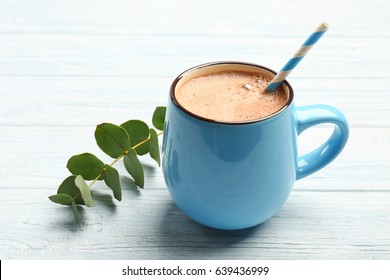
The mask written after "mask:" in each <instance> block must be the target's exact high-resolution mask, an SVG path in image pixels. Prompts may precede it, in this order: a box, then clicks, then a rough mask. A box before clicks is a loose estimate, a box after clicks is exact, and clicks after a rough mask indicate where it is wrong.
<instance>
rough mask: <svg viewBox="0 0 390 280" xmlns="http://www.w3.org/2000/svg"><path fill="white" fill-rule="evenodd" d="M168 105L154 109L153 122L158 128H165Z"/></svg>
mask: <svg viewBox="0 0 390 280" xmlns="http://www.w3.org/2000/svg"><path fill="white" fill-rule="evenodd" d="M166 110H167V108H166V107H157V108H156V109H155V110H154V113H153V118H152V123H153V125H154V127H155V128H157V129H158V130H164V122H165V113H166Z"/></svg>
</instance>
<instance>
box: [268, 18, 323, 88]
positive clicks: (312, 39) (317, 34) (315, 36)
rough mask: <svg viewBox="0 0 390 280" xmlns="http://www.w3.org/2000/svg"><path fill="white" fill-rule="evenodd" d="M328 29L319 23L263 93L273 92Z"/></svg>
mask: <svg viewBox="0 0 390 280" xmlns="http://www.w3.org/2000/svg"><path fill="white" fill-rule="evenodd" d="M328 27H329V25H328V24H327V23H326V22H323V23H321V24H320V26H318V27H317V29H316V30H315V31H314V32H313V33H312V34H311V35H310V36H309V38H307V39H306V41H305V42H304V43H303V45H302V46H301V47H300V48H299V50H298V51H297V52H296V53H295V54H294V55H293V57H292V58H291V59H290V60H289V61H288V62H287V63H286V65H284V67H283V68H282V70H280V72H279V73H278V74H277V75H276V76H275V77H274V78H273V79H272V81H271V82H270V83H269V84H268V86H267V88H266V90H265V91H267V92H269V91H274V90H276V89H277V88H278V87H279V86H280V85H281V84H282V83H283V81H284V80H285V79H286V77H287V76H288V75H289V74H290V72H291V71H292V70H293V69H294V68H295V66H297V64H298V63H299V62H300V61H301V60H302V58H303V57H304V56H305V55H306V54H307V52H308V51H309V50H310V49H311V48H312V47H313V46H314V44H315V43H317V41H318V40H319V39H320V38H321V37H322V35H324V33H325V32H326V30H328Z"/></svg>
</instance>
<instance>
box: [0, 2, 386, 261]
mask: <svg viewBox="0 0 390 280" xmlns="http://www.w3.org/2000/svg"><path fill="white" fill-rule="evenodd" d="M389 7H390V6H389V5H388V4H387V1H386V0H356V1H339V0H329V1H318V3H314V2H313V1H309V0H297V1H281V0H276V1H246V2H245V1H226V0H223V1H222V0H220V1H210V2H206V1H201V0H198V1H195V0H191V1H178V0H177V1H128V0H115V1H114V0H110V1H108V0H99V1H97V0H90V1H79V0H77V1H76V0H68V1H63V2H61V3H59V2H58V1H51V0H35V1H28V0H24V1H22V0H20V1H5V0H3V1H0V131H1V137H0V158H1V161H2V163H1V168H0V221H1V224H0V258H1V259H389V258H390V183H389V181H390V172H389V171H390V161H389V159H390V158H389V157H390V147H389V143H390V123H389V121H390V109H389V108H390V94H389V90H390V81H389V78H390V71H389V70H390V67H389V65H390V55H389V48H390V39H389V38H390V37H389V31H388V30H389V29H388V28H389V26H390V19H389V17H388V15H389V14H390V8H389ZM323 20H326V21H328V22H329V24H330V30H329V31H328V32H327V34H326V35H325V36H324V38H323V39H321V41H320V42H319V43H318V45H317V46H316V47H315V48H313V50H312V51H311V52H310V53H309V54H308V56H307V57H306V58H305V59H304V60H303V62H302V63H301V64H300V65H299V67H298V68H297V69H296V70H295V71H294V73H293V74H291V76H290V77H289V82H290V83H291V84H292V85H293V87H294V89H295V92H296V101H295V104H296V105H298V106H299V105H307V104H314V103H326V104H330V105H333V106H335V107H338V108H339V109H340V110H342V111H343V112H344V113H345V115H346V116H347V118H348V120H349V122H350V126H351V135H350V139H349V142H348V144H347V147H346V148H345V150H344V151H343V152H342V154H341V155H340V156H339V157H338V158H337V159H336V160H335V161H334V162H333V163H332V164H331V165H329V166H327V167H326V168H325V169H323V170H321V171H319V172H317V173H315V174H313V175H312V176H310V177H308V178H306V179H304V180H301V181H297V182H296V185H295V188H294V190H293V192H292V194H291V196H290V198H289V200H288V202H287V203H286V204H285V206H284V207H283V208H282V209H281V210H280V211H279V212H278V213H277V214H276V216H274V217H273V218H272V219H271V220H269V221H268V222H266V223H264V224H262V225H260V226H257V227H254V228H251V229H247V230H240V231H218V230H213V229H209V228H205V227H203V226H200V225H198V224H196V223H194V222H192V221H191V220H190V219H188V218H187V217H186V216H184V215H183V214H182V213H181V212H180V211H179V210H178V209H177V208H176V206H175V205H174V204H173V202H172V200H171V199H170V197H169V194H168V191H167V189H166V186H165V183H164V180H163V177H162V172H161V169H160V168H158V167H157V166H156V164H155V163H154V162H153V161H152V160H150V159H148V158H143V159H142V161H143V163H144V164H145V166H146V169H145V170H146V171H145V172H146V184H145V189H142V190H140V189H138V188H137V187H136V186H135V185H134V183H133V181H132V180H131V179H130V178H129V176H127V175H126V172H125V169H124V167H123V166H122V165H121V164H118V165H117V168H118V169H119V171H120V174H121V183H122V185H123V200H122V202H120V203H117V202H116V201H115V200H113V198H112V195H111V193H110V192H109V191H108V190H106V188H105V187H104V186H103V184H97V185H96V186H94V193H95V200H96V202H97V206H96V207H94V208H91V209H86V208H82V209H81V210H80V211H81V216H82V217H81V218H82V221H81V223H80V224H79V225H76V224H75V222H74V217H73V214H72V212H71V210H70V208H68V207H63V206H60V205H57V204H53V203H52V202H50V201H49V199H48V196H50V195H52V194H54V193H55V192H56V190H57V187H58V186H59V184H60V183H61V182H62V180H63V179H64V178H65V177H66V176H68V171H67V169H66V168H65V164H66V162H67V160H68V158H69V157H71V156H72V155H74V154H78V153H82V152H87V151H88V152H91V153H95V154H97V155H99V156H101V158H103V159H105V160H107V162H110V159H109V158H108V157H107V156H105V155H104V154H103V153H102V152H101V151H100V150H99V149H98V147H97V146H96V144H95V140H94V137H93V133H94V130H95V126H96V125H97V124H99V123H102V122H112V123H117V124H120V123H122V122H124V121H126V120H129V119H142V120H145V121H147V122H148V123H149V124H150V123H151V115H152V112H153V110H154V108H155V107H156V106H158V105H165V104H166V101H167V98H168V89H169V86H170V83H171V82H172V80H173V79H174V78H175V77H176V76H177V75H178V74H179V73H181V72H182V71H184V70H185V69H187V68H189V67H191V66H194V65H197V64H201V63H204V62H210V61H216V60H240V61H249V62H255V63H259V64H262V65H266V66H269V67H270V68H273V69H275V70H279V69H280V67H281V66H282V65H283V64H284V63H285V62H286V61H287V60H288V58H289V57H290V56H291V55H292V53H293V52H294V51H295V50H296V49H297V48H298V46H299V45H300V44H301V43H302V42H303V40H304V39H305V38H306V36H307V35H308V34H309V33H310V32H311V31H312V30H313V29H314V28H315V27H316V26H317V25H318V24H319V23H320V22H321V21H323ZM331 129H332V128H331V127H329V126H319V127H316V128H313V129H311V130H309V131H307V132H305V133H304V134H303V135H301V136H300V139H299V140H300V151H301V152H304V151H308V150H310V149H312V148H313V147H315V146H317V145H318V144H319V143H321V142H322V141H324V139H325V138H326V137H327V136H328V135H329V133H330V130H331Z"/></svg>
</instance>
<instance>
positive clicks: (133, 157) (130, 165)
mask: <svg viewBox="0 0 390 280" xmlns="http://www.w3.org/2000/svg"><path fill="white" fill-rule="evenodd" d="M123 163H124V164H125V167H126V170H127V172H129V174H130V175H131V177H133V179H134V181H135V184H136V185H137V186H139V187H140V188H143V187H144V170H143V168H142V165H141V162H140V161H139V159H138V157H137V154H136V152H135V150H134V149H130V150H129V152H128V154H127V155H125V156H124V158H123Z"/></svg>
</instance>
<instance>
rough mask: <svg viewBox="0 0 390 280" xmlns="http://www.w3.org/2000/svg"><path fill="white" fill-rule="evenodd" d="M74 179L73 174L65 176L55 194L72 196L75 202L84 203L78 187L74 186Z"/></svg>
mask: <svg viewBox="0 0 390 280" xmlns="http://www.w3.org/2000/svg"><path fill="white" fill-rule="evenodd" d="M75 179H76V176H75V175H71V176H69V177H67V178H66V179H65V180H64V181H63V182H62V183H61V185H60V186H59V187H58V190H57V194H67V195H69V196H71V197H72V198H74V200H75V202H76V203H77V204H82V205H84V204H85V203H84V200H83V198H82V197H81V193H80V190H79V188H78V187H77V186H76V183H75Z"/></svg>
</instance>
